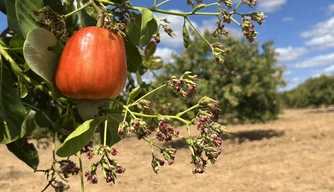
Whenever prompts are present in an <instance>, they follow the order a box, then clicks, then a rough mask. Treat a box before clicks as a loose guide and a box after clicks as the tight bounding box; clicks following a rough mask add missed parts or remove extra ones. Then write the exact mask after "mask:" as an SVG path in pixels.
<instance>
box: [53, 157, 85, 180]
mask: <svg viewBox="0 0 334 192" xmlns="http://www.w3.org/2000/svg"><path fill="white" fill-rule="evenodd" d="M58 163H59V164H60V173H61V174H63V176H64V178H65V179H67V178H68V177H69V175H76V174H78V173H79V171H80V169H79V167H77V166H76V164H75V163H74V162H73V161H71V160H61V161H59V162H58Z"/></svg>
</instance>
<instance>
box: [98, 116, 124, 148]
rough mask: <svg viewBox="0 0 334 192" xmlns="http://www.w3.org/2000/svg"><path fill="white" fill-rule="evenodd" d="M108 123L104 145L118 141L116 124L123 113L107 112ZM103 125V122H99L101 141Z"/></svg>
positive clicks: (120, 120) (121, 119)
mask: <svg viewBox="0 0 334 192" xmlns="http://www.w3.org/2000/svg"><path fill="white" fill-rule="evenodd" d="M107 118H108V124H107V135H106V145H108V146H113V145H114V144H116V143H118V142H119V141H120V140H121V138H120V137H119V135H118V126H119V123H120V122H122V121H123V118H124V116H123V114H122V113H109V114H108V116H107ZM104 126H105V124H103V123H101V124H100V136H101V142H103V139H104Z"/></svg>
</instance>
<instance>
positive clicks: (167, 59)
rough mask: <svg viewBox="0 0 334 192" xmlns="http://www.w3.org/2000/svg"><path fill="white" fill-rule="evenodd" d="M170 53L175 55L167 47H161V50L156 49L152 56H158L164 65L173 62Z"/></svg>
mask: <svg viewBox="0 0 334 192" xmlns="http://www.w3.org/2000/svg"><path fill="white" fill-rule="evenodd" d="M172 53H176V52H175V50H174V49H171V48H168V47H163V48H160V47H158V48H157V50H156V51H155V54H154V55H156V56H160V57H161V58H162V60H163V61H164V64H166V63H172V62H173V58H172Z"/></svg>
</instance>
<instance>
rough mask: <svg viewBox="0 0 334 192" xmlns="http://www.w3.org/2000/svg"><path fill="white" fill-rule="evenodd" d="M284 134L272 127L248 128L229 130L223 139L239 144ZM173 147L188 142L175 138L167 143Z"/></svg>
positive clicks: (181, 145) (180, 146) (177, 147)
mask: <svg viewBox="0 0 334 192" xmlns="http://www.w3.org/2000/svg"><path fill="white" fill-rule="evenodd" d="M281 136H284V131H276V130H274V129H267V130H249V131H238V132H230V134H229V135H227V136H226V137H225V138H223V140H229V141H231V142H232V143H238V144H241V143H243V142H245V141H257V140H262V139H271V138H273V137H281ZM168 145H171V146H172V147H173V148H176V149H181V148H186V147H188V144H187V143H186V142H185V141H183V140H175V141H172V142H171V143H168Z"/></svg>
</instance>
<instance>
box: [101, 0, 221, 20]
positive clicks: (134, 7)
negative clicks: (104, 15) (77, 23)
mask: <svg viewBox="0 0 334 192" xmlns="http://www.w3.org/2000/svg"><path fill="white" fill-rule="evenodd" d="M97 1H98V2H101V3H106V4H109V5H113V6H116V7H119V6H121V4H120V3H114V2H112V1H109V0H97ZM161 3H164V2H161ZM161 3H160V4H161ZM159 6H160V5H159ZM156 7H157V6H156ZM156 7H155V6H153V8H146V7H137V6H127V7H126V8H128V9H132V10H138V9H149V10H150V11H152V12H156V13H164V14H168V15H175V16H180V17H187V16H189V15H210V16H219V13H218V12H195V13H193V12H192V11H189V12H178V11H167V10H162V9H156Z"/></svg>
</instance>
